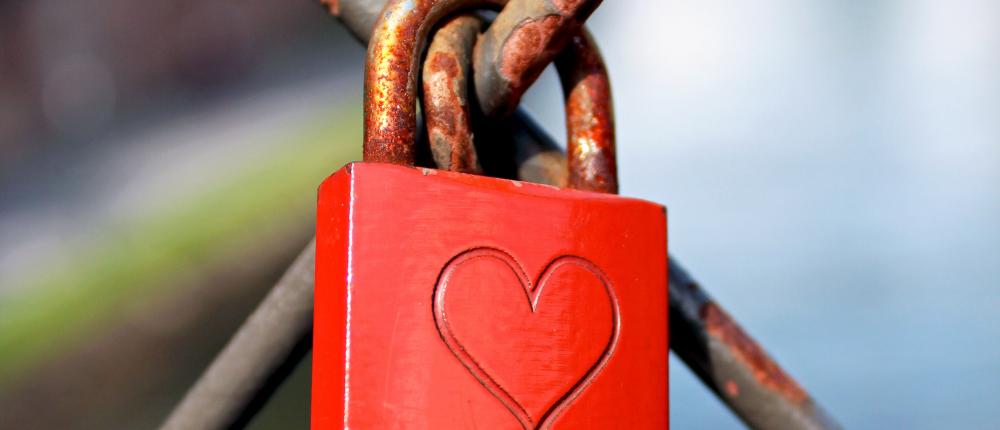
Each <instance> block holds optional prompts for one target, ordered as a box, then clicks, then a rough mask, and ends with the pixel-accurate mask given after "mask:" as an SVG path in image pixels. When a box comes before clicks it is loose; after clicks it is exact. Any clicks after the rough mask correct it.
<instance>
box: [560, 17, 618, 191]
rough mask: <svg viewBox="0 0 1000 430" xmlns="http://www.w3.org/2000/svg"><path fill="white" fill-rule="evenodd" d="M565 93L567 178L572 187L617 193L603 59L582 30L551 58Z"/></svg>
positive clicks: (610, 115) (609, 101)
mask: <svg viewBox="0 0 1000 430" xmlns="http://www.w3.org/2000/svg"><path fill="white" fill-rule="evenodd" d="M556 67H557V68H558V69H559V77H560V79H561V80H562V86H563V91H564V93H565V94H566V131H567V134H568V139H569V141H568V143H567V145H566V148H567V155H568V157H569V158H568V162H569V183H570V186H572V187H574V188H577V189H584V190H589V191H598V192H605V193H617V192H618V179H617V178H618V171H617V166H616V161H615V126H614V110H613V109H612V106H611V84H610V82H609V80H608V74H607V69H606V68H605V67H604V60H603V59H602V58H601V55H600V53H599V52H598V51H597V49H596V47H595V46H594V44H593V42H592V41H591V40H590V38H589V37H588V36H587V35H585V34H578V35H576V36H574V37H573V38H572V39H571V40H570V42H569V43H568V44H567V45H566V48H565V49H563V51H562V52H561V53H560V54H559V56H558V57H556Z"/></svg>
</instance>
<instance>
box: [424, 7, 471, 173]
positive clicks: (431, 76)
mask: <svg viewBox="0 0 1000 430" xmlns="http://www.w3.org/2000/svg"><path fill="white" fill-rule="evenodd" d="M482 26H483V21H482V19H481V18H479V17H478V16H475V15H471V14H470V15H457V16H454V17H452V18H449V19H448V20H447V21H446V22H445V23H444V24H442V25H441V27H440V28H439V29H438V30H437V31H436V32H435V33H434V37H433V38H432V39H431V44H430V46H429V47H428V48H427V58H426V59H425V60H424V73H423V85H424V104H423V108H424V110H423V114H424V122H425V123H426V125H427V137H428V141H429V142H430V148H431V153H432V154H433V156H434V162H435V164H437V167H438V168H439V169H442V170H449V171H452V172H464V173H482V167H480V165H479V161H478V160H477V159H476V147H475V145H474V144H473V140H472V139H473V135H472V118H471V114H470V103H469V97H468V93H469V91H468V89H469V79H470V78H471V75H470V71H471V68H472V64H471V63H470V62H469V61H467V60H466V59H468V58H469V57H470V56H471V53H472V47H473V45H474V44H475V42H476V36H478V35H479V31H480V30H481V29H482ZM463 60H466V61H463Z"/></svg>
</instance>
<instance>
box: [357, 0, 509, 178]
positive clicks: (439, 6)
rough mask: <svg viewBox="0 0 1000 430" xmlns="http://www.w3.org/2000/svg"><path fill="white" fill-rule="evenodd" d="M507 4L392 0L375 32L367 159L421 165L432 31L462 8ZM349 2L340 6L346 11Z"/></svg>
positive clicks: (369, 65) (368, 84) (368, 71)
mask: <svg viewBox="0 0 1000 430" xmlns="http://www.w3.org/2000/svg"><path fill="white" fill-rule="evenodd" d="M503 3H505V0H390V1H389V2H388V3H387V4H386V5H385V8H384V9H383V10H382V12H381V13H379V15H378V20H376V21H375V25H374V27H373V30H372V32H373V33H372V37H371V41H370V43H369V44H368V55H367V61H366V62H365V92H364V94H365V102H364V105H365V111H364V158H365V160H366V161H376V162H385V163H396V164H406V165H412V164H414V161H415V160H416V147H415V145H414V142H415V141H416V130H417V127H416V125H417V112H416V100H417V76H418V74H419V71H420V69H419V68H418V67H417V62H418V61H419V60H420V54H421V52H422V51H423V47H424V45H425V41H426V39H427V35H428V33H429V32H430V29H431V28H432V27H433V26H434V25H435V24H436V23H437V22H438V21H439V20H440V19H441V18H442V17H444V16H445V15H448V14H451V13H453V12H456V11H458V10H460V9H462V8H477V7H484V6H491V7H497V6H502V5H503ZM344 5H345V2H343V1H340V2H339V3H338V4H337V8H338V9H342V8H343V7H344Z"/></svg>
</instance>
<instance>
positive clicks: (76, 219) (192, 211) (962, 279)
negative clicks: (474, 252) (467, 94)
mask: <svg viewBox="0 0 1000 430" xmlns="http://www.w3.org/2000/svg"><path fill="white" fill-rule="evenodd" d="M589 23H590V24H589V25H590V28H591V29H592V31H593V33H594V34H595V37H596V39H597V41H598V42H599V44H600V46H601V48H602V51H603V53H604V56H605V58H606V60H607V63H608V66H609V69H610V72H611V79H612V83H613V85H614V91H615V107H616V118H617V126H618V142H619V154H620V155H619V157H620V158H619V168H620V172H621V173H620V174H621V183H622V194H625V195H629V196H636V197H642V198H646V199H650V200H655V201H658V202H662V203H665V204H666V205H668V206H669V208H670V232H671V237H670V247H671V252H672V254H674V255H675V256H676V257H678V258H679V259H680V260H681V262H682V263H683V264H684V265H685V266H686V267H687V268H688V269H689V270H690V271H691V272H692V274H693V275H695V277H696V278H697V279H699V280H700V281H701V282H702V283H703V284H704V285H705V287H706V288H707V289H708V290H709V291H710V292H711V293H712V294H713V295H714V296H715V297H716V299H718V301H719V302H720V303H721V304H722V305H723V306H725V307H727V308H728V309H729V310H730V311H731V313H732V314H733V315H734V316H735V317H736V318H737V319H738V320H739V321H741V322H742V323H743V325H744V326H745V328H746V329H747V330H748V331H749V332H750V333H751V334H752V335H754V336H755V337H756V338H757V339H758V340H760V341H761V342H762V343H763V344H764V346H765V347H766V348H767V349H768V350H769V351H770V352H771V353H772V354H773V355H774V357H775V358H776V359H777V360H778V362H780V363H781V364H782V365H783V366H785V367H786V368H787V369H788V370H789V372H790V373H791V374H792V375H793V376H794V377H796V378H797V379H798V380H799V381H800V382H801V383H802V384H803V385H805V386H806V387H807V388H808V389H809V390H810V391H811V392H812V394H813V395H814V396H815V397H816V398H817V399H818V400H819V402H820V403H821V404H823V405H824V406H825V407H826V408H827V409H828V410H830V412H832V413H833V415H835V416H836V417H837V418H838V419H839V420H840V421H841V422H842V423H843V424H844V425H845V426H846V427H847V428H872V429H874V428H907V429H940V428H965V429H979V428H981V429H986V428H995V422H996V420H997V419H998V418H1000V342H998V341H997V339H1000V317H998V315H1000V3H997V2H996V1H994V0H955V1H950V2H940V1H932V0H906V1H904V0H876V1H865V2H860V1H857V2H855V1H851V2H844V1H831V0H752V1H744V2H726V1H721V0H699V1H694V0H666V1H657V2H622V1H608V2H605V3H604V5H602V6H601V7H600V8H599V9H598V10H597V12H595V13H594V15H593V17H592V18H591V19H590V21H589ZM363 52H364V51H363V48H362V47H361V46H360V45H358V44H357V42H355V41H354V40H353V39H351V38H350V37H349V36H348V35H347V33H346V32H345V31H344V30H343V29H342V28H341V27H340V25H339V24H338V23H337V22H336V21H335V20H334V19H332V18H329V17H327V16H326V14H325V12H324V11H323V10H322V8H320V7H319V6H318V5H317V4H315V2H310V1H307V0H300V1H295V2H267V1H257V2H240V3H237V2H232V1H225V0H200V1H193V0H161V1H157V2H152V3H149V2H133V1H125V0H76V1H65V0H35V1H31V2H29V1H23V0H22V1H19V0H8V1H3V2H0V428H4V429H7V428H11V429H14V428H17V429H93V428H107V429H131V428H154V427H155V426H156V425H157V424H158V423H159V422H160V421H161V420H162V419H163V418H164V417H165V416H166V414H167V412H168V411H169V410H170V408H171V407H172V406H173V404H174V403H175V402H176V401H177V400H178V399H179V398H180V396H181V395H182V394H183V391H184V389H185V388H186V387H187V386H188V385H190V384H191V383H192V382H193V381H194V380H195V379H196V378H197V376H198V374H199V373H200V372H201V370H202V369H203V368H204V367H205V366H206V365H207V363H208V362H209V361H210V360H211V358H212V357H213V356H214V354H215V353H216V352H218V350H219V349H220V348H221V347H222V345H223V344H224V343H225V341H226V340H227V339H228V336H229V335H230V334H232V333H233V331H234V330H235V329H236V327H238V325H239V323H240V322H241V321H242V320H243V318H245V317H246V316H247V315H248V313H249V312H250V310H251V309H252V308H253V306H254V305H255V304H256V303H257V301H259V300H260V298H261V297H262V296H263V294H264V293H265V292H266V291H267V289H268V288H269V287H270V285H271V284H272V283H273V282H274V281H275V280H276V279H277V277H278V276H279V275H280V274H281V272H282V271H283V269H284V268H285V267H286V266H287V264H288V263H290V261H291V259H292V257H293V256H294V254H295V253H297V252H298V251H299V250H300V249H301V247H302V245H303V244H304V243H305V242H306V240H307V239H308V237H309V236H310V235H311V234H312V227H311V226H312V222H313V221H312V218H313V212H312V211H313V205H314V199H315V189H316V186H317V185H318V184H319V181H320V180H322V178H323V177H325V176H326V175H327V174H329V173H331V172H332V171H334V170H336V169H337V168H339V167H340V166H341V165H343V164H344V163H345V162H347V161H349V160H355V159H358V158H360V147H361V136H360V124H361V123H360V117H361V98H360V94H361V85H362V78H361V76H362V62H363ZM526 104H527V108H528V110H529V111H531V112H532V113H534V114H535V115H536V117H537V118H538V119H539V120H540V121H541V123H542V124H544V125H545V126H546V127H547V128H548V130H549V131H550V132H551V134H552V135H553V136H563V135H564V126H563V124H562V121H563V116H562V110H561V96H560V91H559V89H558V81H557V79H556V78H555V76H554V74H553V73H552V71H551V70H550V71H547V72H546V74H545V75H543V77H542V79H541V80H540V82H539V84H537V85H536V86H535V87H533V88H532V90H531V91H530V92H529V94H528V96H527V98H526ZM670 394H671V419H672V422H673V424H674V426H675V427H676V428H679V429H723V428H733V429H735V428H740V425H739V423H738V422H737V421H736V419H735V418H733V416H732V415H731V414H730V413H729V412H727V411H726V410H725V408H724V407H723V406H722V405H721V404H720V403H719V402H718V401H717V400H715V399H714V397H712V395H711V394H710V393H709V392H708V391H707V390H705V389H704V388H702V386H701V385H700V383H699V382H698V381H697V380H696V379H694V377H693V376H692V374H691V373H690V372H689V371H688V370H687V369H686V368H685V367H684V366H683V364H681V363H680V362H679V361H676V360H674V359H672V361H671V393H670ZM308 396H309V363H308V362H306V363H304V364H303V365H302V366H300V368H299V369H298V370H297V371H296V373H295V374H294V376H293V377H292V380H291V381H290V382H289V383H287V384H285V385H284V386H283V387H282V388H281V389H280V391H279V392H278V395H277V397H276V398H275V399H274V400H273V401H272V402H271V403H270V404H269V405H268V406H267V407H266V408H265V410H264V411H263V412H262V414H261V415H260V416H259V417H258V418H257V419H256V420H255V421H254V422H253V424H252V428H256V429H268V428H283V429H284V428H307V425H308V424H307V423H308V418H309V415H308V414H309V403H308Z"/></svg>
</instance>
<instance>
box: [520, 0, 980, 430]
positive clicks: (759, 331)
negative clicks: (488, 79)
mask: <svg viewBox="0 0 1000 430" xmlns="http://www.w3.org/2000/svg"><path fill="white" fill-rule="evenodd" d="M591 28H592V31H593V33H594V34H595V36H596V39H597V40H598V42H599V44H600V45H601V48H602V50H603V52H604V55H605V58H606V60H607V62H608V65H609V68H610V71H611V77H612V82H613V84H614V90H615V108H616V114H617V115H616V118H617V126H618V142H619V147H620V148H621V151H620V159H619V161H620V169H621V170H620V172H621V173H620V174H621V177H622V184H623V186H622V192H623V194H627V195H632V196H640V197H644V198H649V199H653V200H656V201H660V202H664V203H666V204H667V205H668V207H669V209H670V232H671V237H670V246H671V252H672V253H673V254H674V255H675V256H677V257H679V258H680V259H681V260H682V262H683V263H684V264H685V265H686V266H687V267H689V269H690V270H691V271H692V273H694V274H695V275H696V276H697V277H698V279H699V280H701V281H702V282H703V283H704V284H705V286H706V287H707V288H708V289H709V290H710V291H711V292H712V294H714V295H715V297H716V298H717V299H718V300H719V301H720V302H721V303H722V304H723V305H724V306H726V307H727V308H729V309H730V310H731V311H732V312H733V314H734V315H736V316H737V317H738V318H739V319H740V320H741V321H742V322H743V323H744V324H745V326H746V328H747V329H748V330H749V331H750V332H751V333H752V334H753V335H755V336H756V337H758V338H759V339H760V340H761V341H762V342H763V343H764V344H765V345H766V347H767V348H769V349H770V350H771V351H772V352H773V353H774V355H775V356H776V358H777V359H778V360H779V361H780V362H781V363H782V364H783V365H784V366H786V367H787V368H788V369H789V370H790V371H791V373H792V374H793V376H795V377H797V378H798V379H799V380H800V381H801V382H802V383H803V384H805V385H806V386H807V387H808V388H809V389H810V390H811V391H812V392H813V394H814V395H815V396H816V397H817V398H818V399H819V401H820V402H821V403H823V404H824V405H825V406H826V407H827V408H828V409H830V410H831V411H832V412H833V413H834V415H835V416H837V417H838V418H839V419H840V420H841V421H843V424H845V425H846V426H847V427H848V428H907V429H919V428H926V429H940V428H995V420H996V419H997V417H998V408H1000V384H998V383H1000V342H997V341H996V340H997V339H1000V323H997V315H998V314H1000V187H998V185H1000V121H998V119H1000V3H997V2H995V1H979V0H960V1H953V2H935V1H931V0H915V1H875V2H830V1H819V0H809V1H803V0H758V1H753V2H736V3H733V2H725V1H721V0H708V1H704V0H701V1H693V0H690V1H689V0H671V1H662V2H605V3H604V4H603V5H602V6H601V8H600V9H599V10H598V11H597V12H596V13H595V15H594V16H593V18H592V19H591ZM549 73H551V72H549ZM544 82H545V83H546V84H547V86H545V87H541V88H537V89H534V90H532V93H531V94H530V95H529V96H528V104H529V106H531V107H532V109H531V110H532V111H534V112H537V113H539V114H540V115H539V116H540V117H542V119H543V121H544V123H546V124H547V125H550V126H551V129H552V130H557V129H558V130H560V131H558V132H557V135H558V134H559V133H562V131H561V130H562V129H561V128H559V127H561V122H562V121H563V119H562V113H561V111H560V106H559V103H560V98H559V97H558V96H557V93H558V90H557V88H555V85H556V84H557V82H556V80H555V79H554V78H553V77H552V76H547V77H545V79H544ZM671 365H672V372H673V373H672V377H673V380H672V381H671V402H672V405H671V406H672V408H671V414H672V420H673V424H674V425H675V426H676V427H677V428H684V429H701V428H706V429H718V428H739V425H738V423H737V422H736V421H735V420H734V419H733V418H732V417H730V416H729V414H727V413H726V412H724V410H723V408H722V407H721V406H720V404H719V403H718V402H717V401H715V400H714V399H712V397H711V396H710V395H709V394H707V393H706V392H705V391H704V390H703V389H702V388H701V387H700V385H699V383H698V382H697V381H696V380H694V379H693V377H692V376H691V375H690V372H688V371H687V370H686V369H685V368H684V366H683V365H682V364H680V362H679V361H673V362H672V363H671Z"/></svg>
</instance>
